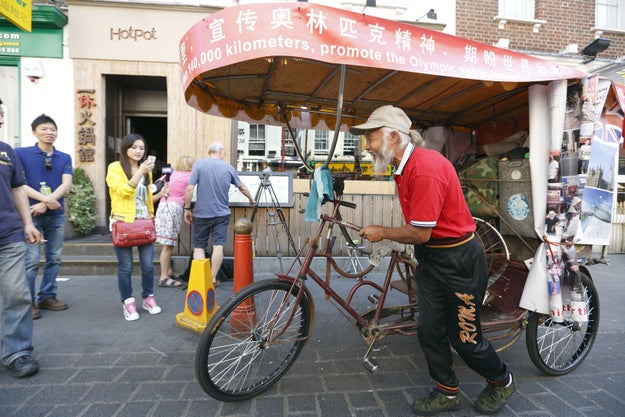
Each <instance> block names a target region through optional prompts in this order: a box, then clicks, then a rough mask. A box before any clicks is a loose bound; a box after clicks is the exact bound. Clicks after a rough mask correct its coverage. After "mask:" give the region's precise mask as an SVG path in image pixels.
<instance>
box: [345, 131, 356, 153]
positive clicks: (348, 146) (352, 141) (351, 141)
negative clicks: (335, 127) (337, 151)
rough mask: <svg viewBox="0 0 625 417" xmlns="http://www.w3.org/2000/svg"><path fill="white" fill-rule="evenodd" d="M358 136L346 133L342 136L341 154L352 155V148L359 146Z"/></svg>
mask: <svg viewBox="0 0 625 417" xmlns="http://www.w3.org/2000/svg"><path fill="white" fill-rule="evenodd" d="M359 145H360V136H356V135H352V134H351V133H346V134H345V137H344V138H343V155H354V149H357V148H358V149H359V148H360V146H359Z"/></svg>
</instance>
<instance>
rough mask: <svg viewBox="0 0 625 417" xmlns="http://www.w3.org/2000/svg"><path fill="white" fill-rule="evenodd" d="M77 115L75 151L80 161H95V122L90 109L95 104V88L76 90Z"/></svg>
mask: <svg viewBox="0 0 625 417" xmlns="http://www.w3.org/2000/svg"><path fill="white" fill-rule="evenodd" d="M76 99H77V100H78V115H77V117H76V125H77V126H76V153H77V154H78V160H79V161H80V162H94V161H95V140H96V137H95V129H94V127H95V122H94V121H93V119H92V118H91V117H92V116H93V112H92V109H93V107H95V106H96V101H95V90H88V89H78V90H76Z"/></svg>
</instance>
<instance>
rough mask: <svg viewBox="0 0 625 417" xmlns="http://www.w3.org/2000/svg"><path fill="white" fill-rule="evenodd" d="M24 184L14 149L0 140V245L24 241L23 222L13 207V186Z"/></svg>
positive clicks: (22, 173) (22, 172)
mask: <svg viewBox="0 0 625 417" xmlns="http://www.w3.org/2000/svg"><path fill="white" fill-rule="evenodd" d="M24 184H26V178H25V177H24V171H23V170H22V166H21V165H20V161H19V159H18V158H17V157H16V156H15V151H14V150H13V148H12V147H11V146H9V145H8V144H6V143H4V142H1V141H0V196H2V197H1V201H2V203H1V204H0V219H2V220H1V221H0V245H6V244H9V243H16V242H20V241H22V242H23V241H24V239H25V236H24V223H22V218H21V217H20V215H19V213H18V212H17V208H16V207H15V200H14V199H13V188H17V187H21V186H22V185H24Z"/></svg>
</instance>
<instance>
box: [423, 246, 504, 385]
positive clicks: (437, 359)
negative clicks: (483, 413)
mask: <svg viewBox="0 0 625 417" xmlns="http://www.w3.org/2000/svg"><path fill="white" fill-rule="evenodd" d="M436 246H438V247H436ZM415 253H416V255H417V260H418V261H419V266H418V267H417V272H416V280H417V287H418V289H419V327H418V335H419V343H420V344H421V348H422V349H423V352H424V353H425V357H426V359H427V363H428V368H429V372H430V376H431V377H432V378H433V379H434V380H435V381H436V382H438V383H440V384H443V385H445V386H447V387H457V386H458V378H457V377H456V373H455V372H454V369H453V365H452V356H451V355H452V352H451V349H450V346H449V345H450V344H451V346H453V348H454V349H455V350H456V352H458V354H459V355H460V357H461V358H462V359H463V360H464V361H465V362H466V364H467V365H468V366H469V367H470V368H471V369H473V370H474V371H475V372H477V373H478V374H480V375H481V376H483V377H484V378H486V379H487V380H489V381H497V380H501V379H503V378H504V377H506V376H507V374H508V368H507V366H506V364H504V363H503V362H502V361H501V359H499V356H498V355H497V353H496V352H495V349H494V348H493V346H492V345H491V343H490V342H489V341H488V340H487V339H485V338H484V337H483V336H482V330H481V324H480V310H481V307H482V301H483V299H484V294H485V292H486V285H487V282H488V267H487V262H486V255H485V253H484V248H483V247H482V244H481V243H480V241H479V239H478V238H477V237H475V236H473V238H470V237H469V238H468V239H464V240H462V241H461V242H460V243H457V244H453V243H452V244H448V243H447V244H442V245H436V244H434V243H432V242H428V243H427V244H423V245H416V247H415Z"/></svg>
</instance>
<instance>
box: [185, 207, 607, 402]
mask: <svg viewBox="0 0 625 417" xmlns="http://www.w3.org/2000/svg"><path fill="white" fill-rule="evenodd" d="M332 203H333V209H332V214H330V215H326V214H323V215H321V218H320V224H319V226H318V228H317V231H316V234H315V235H314V236H313V237H312V239H308V241H307V242H305V244H304V246H303V247H302V248H301V249H300V250H299V252H298V253H297V256H296V260H294V261H293V263H292V264H291V267H290V268H289V269H288V271H287V272H286V273H285V274H278V275H277V278H276V279H268V280H262V281H258V282H255V283H253V284H250V285H249V286H247V287H245V288H243V289H242V290H240V291H239V292H238V293H236V294H234V295H233V296H231V297H230V298H229V299H228V300H227V301H226V302H225V303H224V305H223V306H222V307H221V308H220V309H219V310H218V311H217V312H216V314H215V315H214V316H213V317H212V319H211V320H210V321H209V323H208V325H207V327H206V329H205V331H204V333H203V334H202V336H201V339H200V342H199V344H198V348H197V352H196V360H195V367H196V376H197V379H198V381H199V383H200V385H201V386H202V388H203V389H204V391H205V392H206V393H207V394H209V395H210V396H212V397H213V398H215V399H217V400H220V401H225V402H234V401H244V400H247V399H250V398H252V397H254V396H256V395H258V394H260V393H262V392H264V391H266V390H267V389H269V388H270V387H271V386H272V385H273V384H275V383H276V382H277V381H278V380H279V379H280V378H281V377H282V376H283V375H284V374H285V373H286V372H287V371H288V370H289V368H290V367H291V365H293V363H294V362H295V360H296V359H297V357H298V355H299V354H300V352H301V350H302V349H303V347H304V345H305V344H306V341H307V340H308V338H309V337H310V332H311V328H312V320H313V312H314V300H313V298H312V295H311V293H310V291H309V290H308V289H307V288H306V281H307V278H310V279H312V280H313V281H314V282H315V283H316V284H317V285H319V286H320V287H321V288H322V289H323V291H324V293H325V294H326V298H329V299H330V300H331V301H332V302H333V303H334V304H335V305H336V307H337V309H339V311H341V312H342V313H343V314H344V315H345V316H346V317H347V318H348V319H350V320H351V321H352V322H353V323H354V324H355V326H356V327H357V329H358V331H359V333H360V335H361V336H362V337H363V339H364V340H365V342H366V344H367V350H366V352H365V354H364V357H363V365H364V366H365V368H366V369H367V370H368V371H370V372H375V371H376V370H377V369H378V368H379V365H378V363H377V361H376V360H375V358H374V357H372V356H371V351H372V349H373V346H374V344H375V343H376V342H377V341H379V340H381V339H383V338H385V337H388V336H391V335H396V334H401V335H415V334H416V331H417V323H418V316H419V313H418V289H417V287H416V282H415V280H414V273H415V268H416V267H417V262H416V261H415V259H414V257H413V252H412V248H413V247H412V246H411V245H400V244H392V245H391V246H386V247H382V248H380V249H378V250H377V251H376V252H374V253H373V254H372V255H371V256H370V265H368V266H367V267H366V268H365V269H364V270H362V271H359V272H358V273H348V272H346V271H344V270H343V269H341V268H340V267H339V265H338V264H337V262H336V261H335V259H334V257H333V256H332V246H333V243H334V241H335V237H336V236H334V235H333V228H334V226H339V227H340V228H341V229H342V231H343V232H344V231H345V230H346V229H349V230H354V231H358V230H360V227H359V226H356V225H354V224H351V223H349V222H346V221H344V220H343V219H342V218H341V215H340V212H339V208H340V207H348V208H355V207H356V205H355V204H353V203H350V202H346V201H343V200H337V199H335V200H332ZM476 222H477V220H476ZM326 228H327V231H326ZM324 231H326V238H325V240H324V241H323V242H321V239H322V236H323V234H324ZM477 235H478V237H480V239H481V240H482V242H484V246H485V248H486V252H487V256H488V257H489V262H490V270H491V278H493V277H494V279H491V281H492V282H490V284H489V296H488V298H487V300H486V304H485V305H484V312H483V315H484V318H483V331H484V333H485V334H490V335H491V336H489V340H491V337H492V340H495V341H498V340H506V341H508V343H506V344H505V345H504V346H503V347H502V349H505V348H506V347H508V346H510V345H512V344H513V343H514V342H516V340H518V338H519V337H520V335H521V333H522V332H523V331H524V330H525V331H526V334H527V348H528V352H529V354H530V358H531V359H532V361H533V362H534V364H535V365H536V366H537V367H538V368H539V369H541V370H542V371H543V372H545V373H547V374H550V375H560V374H564V373H568V372H570V371H572V370H573V369H575V368H576V367H577V366H579V364H580V363H581V362H582V361H583V359H584V358H585V356H586V355H587V354H588V351H589V350H590V348H591V346H592V343H593V342H594V339H595V337H596V332H597V325H598V320H599V305H598V298H597V297H596V294H597V292H596V289H595V287H594V285H593V284H592V281H591V280H590V277H588V276H586V275H584V276H583V280H582V282H583V284H584V290H585V291H586V296H587V297H586V300H587V304H586V307H587V309H588V322H587V323H582V324H578V323H574V322H571V321H570V320H569V321H568V322H566V321H565V322H563V323H554V322H552V321H551V319H550V318H549V316H545V315H540V314H534V313H530V312H528V311H526V310H522V309H519V308H518V307H517V308H512V309H511V308H510V304H511V303H513V304H514V305H518V302H517V301H518V298H520V296H521V290H522V288H523V287H522V285H523V284H524V282H525V279H524V275H526V274H527V269H525V270H523V267H524V264H522V263H517V262H514V261H511V260H509V254H508V252H507V248H506V247H505V242H504V243H503V245H502V244H501V243H500V242H499V241H498V237H497V235H498V232H497V231H496V229H495V228H493V227H492V226H490V225H488V224H487V223H478V230H477ZM499 237H500V235H499ZM304 252H305V254H304ZM302 254H304V255H303V256H304V258H303V261H301V264H300V267H299V269H298V270H297V271H296V274H295V275H290V274H291V272H292V270H293V268H294V266H295V264H296V262H297V261H299V260H300V258H301V256H302ZM385 257H388V258H389V263H388V267H387V269H386V274H385V276H384V281H383V283H382V284H378V283H376V282H373V281H371V280H368V279H366V278H365V277H366V275H367V274H369V273H370V272H371V271H372V270H373V268H374V267H375V266H376V264H379V263H380V262H381V260H382V259H384V258H385ZM314 258H325V260H326V279H325V280H324V279H323V278H322V277H321V276H319V275H318V274H317V273H316V272H315V271H313V270H312V268H311V263H312V261H313V259H314ZM332 270H334V271H336V272H338V273H339V275H341V276H343V277H346V278H353V279H355V280H356V283H355V284H354V286H353V287H352V289H351V290H349V292H348V294H347V296H345V297H342V296H341V295H339V294H338V293H337V292H336V291H335V290H333V289H332V286H331V283H330V275H331V271H332ZM394 277H398V278H397V279H393V278H394ZM362 289H369V290H374V291H375V292H374V293H373V294H367V295H366V297H364V296H363V294H362V291H361V290H362ZM392 290H396V291H397V294H398V296H394V295H393V296H391V291H392ZM357 294H358V295H359V298H358V300H359V301H358V302H360V300H361V299H362V298H366V299H367V300H368V302H369V303H370V304H369V306H368V307H366V308H365V309H364V311H363V312H358V311H357V310H356V304H358V302H356V300H357V298H356V295H357ZM554 345H558V346H560V345H562V346H563V347H564V348H565V349H564V350H563V353H560V352H558V354H555V350H554V348H553V346H554Z"/></svg>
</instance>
